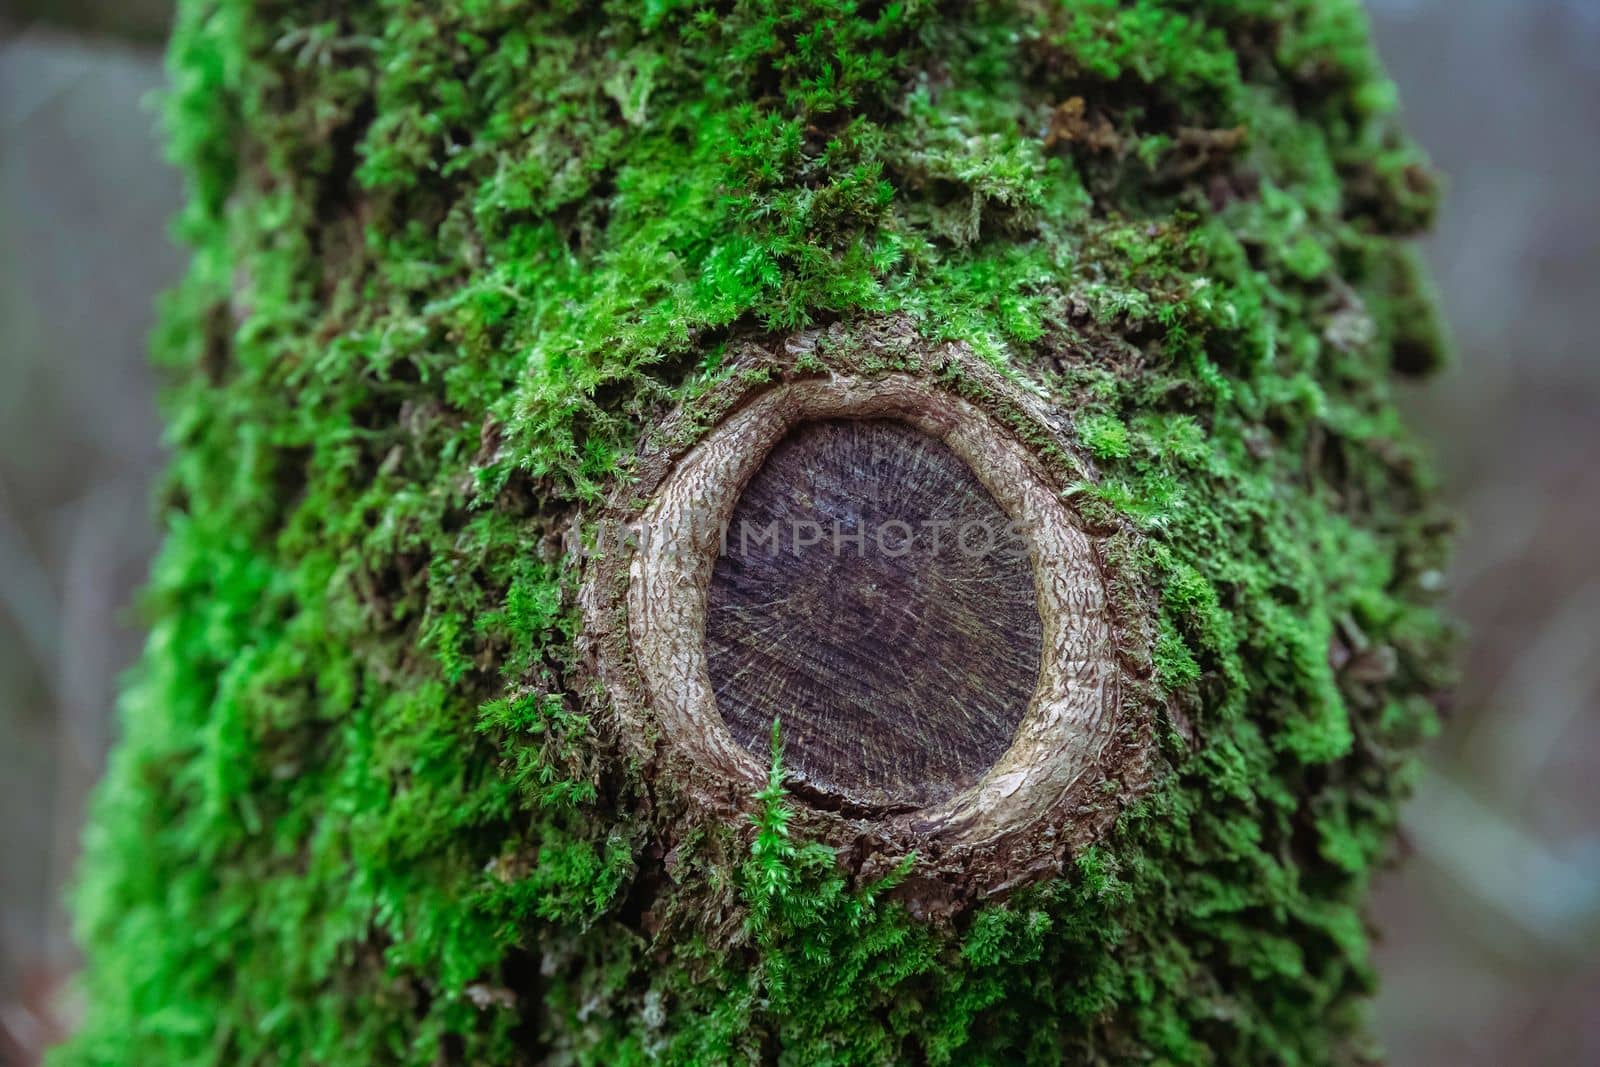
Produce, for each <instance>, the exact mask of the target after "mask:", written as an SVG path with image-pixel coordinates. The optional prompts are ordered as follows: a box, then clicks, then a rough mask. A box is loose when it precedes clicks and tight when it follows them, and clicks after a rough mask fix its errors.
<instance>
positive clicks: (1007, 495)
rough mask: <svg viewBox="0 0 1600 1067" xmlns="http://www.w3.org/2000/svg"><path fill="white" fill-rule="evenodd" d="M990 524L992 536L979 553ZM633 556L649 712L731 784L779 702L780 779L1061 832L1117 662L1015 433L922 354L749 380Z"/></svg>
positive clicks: (841, 796)
mask: <svg viewBox="0 0 1600 1067" xmlns="http://www.w3.org/2000/svg"><path fill="white" fill-rule="evenodd" d="M975 519H981V520H982V521H981V522H977V523H976V525H977V527H979V528H980V529H979V530H978V532H977V533H976V534H974V533H973V532H972V529H971V527H972V526H973V524H974V520H975ZM752 524H753V530H754V532H751V530H752ZM774 524H776V533H777V537H778V539H779V540H778V543H777V545H776V550H775V551H774V545H773V543H772V540H771V538H772V535H773V529H774ZM964 524H965V525H967V526H968V527H969V529H968V530H967V534H968V540H967V542H966V543H965V545H963V544H962V543H960V542H959V541H958V538H959V537H960V535H961V533H962V530H961V527H962V526H963V525H964ZM997 524H999V525H1000V526H1001V528H1000V529H999V530H996V529H995V527H996V525H997ZM908 528H909V529H908ZM930 531H933V533H932V536H933V537H935V538H938V537H939V535H941V534H942V540H941V542H940V543H941V544H942V545H943V550H942V551H941V550H939V549H938V548H933V549H932V551H929V549H930V547H931V546H930V544H929V537H930ZM985 531H987V533H989V534H993V535H994V537H993V538H988V539H989V540H993V541H995V542H996V543H997V544H996V547H992V548H991V550H990V551H989V552H987V553H986V554H981V553H980V554H975V553H974V552H973V551H972V550H973V549H974V548H975V547H976V545H977V543H978V542H980V541H982V540H985V539H986V538H985V536H984V535H985ZM741 537H743V538H744V539H745V540H744V543H743V544H741V543H740V538H741ZM919 538H920V540H919ZM752 542H753V543H754V545H753V547H754V550H753V551H752ZM907 546H909V547H910V550H909V551H904V552H901V551H900V550H901V549H905V548H907ZM919 549H920V550H921V551H920V552H919V551H918V550H919ZM908 561H909V562H908ZM626 581H627V592H626V617H627V639H628V645H629V646H630V649H631V658H632V660H633V663H634V666H635V668H636V670H637V673H638V676H639V681H640V682H641V683H642V685H641V691H642V692H641V695H642V698H643V701H644V702H645V703H647V704H648V708H649V712H650V716H651V718H653V720H654V721H655V722H656V723H658V724H659V727H660V729H661V731H662V734H663V735H664V738H665V740H667V741H668V742H669V743H670V744H671V745H672V746H673V747H674V748H675V749H676V750H677V751H678V752H679V753H680V754H681V755H683V756H686V757H687V765H688V766H689V767H691V768H692V769H693V770H694V771H695V772H700V773H704V774H708V775H711V776H713V777H714V778H716V779H720V780H722V781H723V782H725V783H728V784H730V785H732V786H733V787H734V788H735V789H736V790H738V791H740V792H744V793H745V794H746V795H748V794H750V793H753V792H754V791H755V790H757V789H759V788H760V786H761V784H762V783H764V781H765V778H766V775H767V770H768V764H769V759H768V754H767V737H768V736H769V733H768V728H769V726H770V723H771V720H772V718H773V717H774V716H776V717H778V718H779V719H780V720H781V721H782V724H783V730H782V732H783V737H784V741H785V752H784V763H785V769H786V771H787V772H788V775H789V780H788V784H789V785H790V787H791V788H792V790H793V791H794V792H795V793H796V794H798V795H799V796H801V797H802V798H804V799H806V800H808V801H810V806H811V807H813V808H814V809H816V810H818V811H822V812H834V813H837V814H838V815H839V816H840V817H842V818H845V819H847V820H852V821H853V824H857V823H859V822H860V820H863V819H865V820H869V821H871V822H874V823H877V824H880V825H881V824H889V825H888V826H887V830H888V832H889V834H890V836H899V837H905V836H907V835H911V836H915V837H917V838H918V839H923V840H933V839H937V840H938V841H939V842H941V843H942V845H951V846H959V845H963V844H967V845H973V844H984V845H992V844H995V843H997V842H1003V840H1004V839H1005V838H1006V837H1008V836H1010V835H1015V834H1019V833H1022V832H1023V831H1027V832H1030V833H1033V832H1036V831H1038V830H1039V828H1040V826H1041V825H1042V824H1043V825H1045V826H1046V827H1047V829H1046V831H1045V832H1046V833H1049V834H1052V835H1053V831H1050V830H1048V824H1049V822H1050V820H1049V819H1048V818H1047V817H1048V816H1051V815H1052V813H1057V814H1059V813H1060V812H1062V811H1063V810H1064V809H1065V808H1068V807H1073V806H1080V807H1081V806H1083V804H1084V803H1085V801H1084V794H1085V792H1086V791H1087V790H1088V789H1090V788H1091V787H1093V786H1097V785H1099V784H1100V783H1101V782H1103V781H1104V780H1105V778H1106V777H1107V773H1106V768H1105V767H1104V766H1103V763H1104V759H1105V757H1106V755H1107V753H1108V749H1109V748H1110V747H1111V746H1112V742H1113V739H1114V736H1115V734H1116V726H1117V723H1116V719H1117V710H1116V709H1117V668H1116V655H1115V650H1114V641H1113V635H1112V624H1111V620H1110V612H1109V611H1108V608H1107V603H1106V593H1105V582H1104V577H1103V575H1102V573H1101V569H1100V561H1099V556H1098V554H1097V551H1096V548H1095V545H1094V543H1093V542H1092V541H1091V539H1090V538H1089V537H1088V535H1086V534H1085V533H1084V532H1083V530H1081V529H1080V528H1079V526H1078V524H1077V523H1076V521H1075V518H1074V516H1073V514H1072V513H1071V511H1070V509H1069V508H1068V507H1067V506H1066V504H1064V503H1063V501H1062V499H1061V497H1060V494H1059V493H1058V492H1057V491H1056V490H1055V489H1052V488H1051V487H1050V484H1049V480H1048V479H1047V478H1045V477H1044V476H1043V474H1042V471H1041V468H1040V464H1039V462H1038V460H1037V459H1036V457H1035V456H1034V455H1033V454H1032V453H1031V452H1030V451H1029V449H1028V448H1027V447H1026V446H1024V445H1023V444H1022V443H1021V442H1019V441H1018V440H1017V438H1016V437H1015V436H1013V434H1012V433H1011V432H1010V431H1008V430H1007V429H1005V428H1004V427H1002V426H1001V424H1000V423H999V422H998V421H996V420H995V419H993V418H991V417H990V416H989V415H988V414H986V413H985V412H983V411H981V410H979V409H978V408H977V407H976V406H974V405H973V404H971V403H969V402H968V401H966V400H964V399H962V398H960V397H957V396H955V395H952V394H949V393H946V392H944V391H942V390H939V389H937V388H935V387H933V386H931V385H930V384H928V383H926V382H925V381H923V380H922V379H919V378H917V377H914V376H912V375H909V374H901V373H895V374H889V375H885V376H882V377H873V378H867V377H855V376H850V375H843V374H836V375H834V376H831V377H827V378H818V379H807V380H801V381H794V382H790V383H787V384H783V385H779V386H776V387H773V388H771V389H769V390H767V391H766V392H763V393H760V394H758V395H757V396H755V397H754V398H753V399H752V400H751V401H750V402H748V403H747V404H745V405H744V406H743V407H742V408H740V409H739V410H737V411H736V412H735V413H734V414H733V415H731V416H730V417H728V418H727V419H726V420H725V421H724V422H723V423H722V424H721V425H720V426H718V427H717V428H715V429H714V430H712V431H711V432H710V433H709V434H708V435H706V436H705V437H704V438H703V439H701V440H700V442H699V443H698V444H697V445H695V446H694V447H693V448H692V449H690V450H689V451H688V452H687V453H686V454H685V455H683V456H682V457H681V458H680V459H679V460H678V461H677V462H676V463H675V464H674V465H673V466H672V467H671V468H670V469H669V470H668V471H667V472H666V474H665V476H664V478H663V480H662V482H661V484H660V486H659V488H658V489H657V491H656V492H655V494H654V496H653V498H652V499H651V500H650V502H649V503H648V505H646V506H645V508H644V510H643V512H642V514H640V515H639V518H638V528H637V547H636V549H635V551H634V553H633V555H632V558H631V561H629V562H628V564H627V575H626ZM1063 836H1073V835H1071V834H1070V833H1069V834H1064V835H1063Z"/></svg>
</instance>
